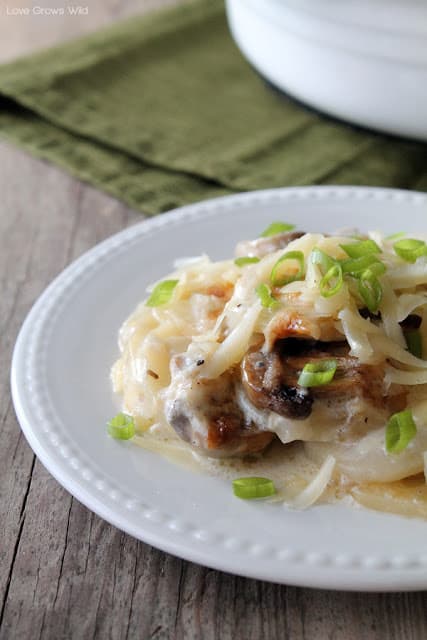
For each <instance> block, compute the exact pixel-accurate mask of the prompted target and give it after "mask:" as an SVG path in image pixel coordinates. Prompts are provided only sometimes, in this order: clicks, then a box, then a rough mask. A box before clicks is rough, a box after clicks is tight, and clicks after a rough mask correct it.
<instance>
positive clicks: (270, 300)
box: [255, 283, 279, 308]
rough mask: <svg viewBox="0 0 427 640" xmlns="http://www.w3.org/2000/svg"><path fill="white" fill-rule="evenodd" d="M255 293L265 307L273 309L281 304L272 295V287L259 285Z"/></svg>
mask: <svg viewBox="0 0 427 640" xmlns="http://www.w3.org/2000/svg"><path fill="white" fill-rule="evenodd" d="M255 293H256V294H257V296H258V298H259V299H260V300H261V304H262V306H263V307H266V308H271V307H274V306H275V305H277V304H279V302H278V301H277V300H276V298H274V297H273V296H272V295H271V291H270V287H269V286H268V285H267V284H264V283H262V284H259V285H258V286H257V288H256V289H255Z"/></svg>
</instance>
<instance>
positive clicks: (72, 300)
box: [12, 187, 427, 590]
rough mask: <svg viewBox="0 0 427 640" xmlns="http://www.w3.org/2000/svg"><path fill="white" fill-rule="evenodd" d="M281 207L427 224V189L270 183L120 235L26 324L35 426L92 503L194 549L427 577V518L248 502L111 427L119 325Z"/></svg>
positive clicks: (29, 409) (261, 572)
mask: <svg viewBox="0 0 427 640" xmlns="http://www.w3.org/2000/svg"><path fill="white" fill-rule="evenodd" d="M276 219H279V220H280V219H282V220H286V221H289V222H295V223H297V224H298V226H299V228H301V229H305V230H320V231H331V230H334V229H336V228H339V227H343V226H348V225H351V226H355V225H358V226H359V227H360V228H361V229H373V228H382V229H384V230H385V231H387V232H393V231H399V230H401V229H402V228H404V229H405V230H407V231H413V232H414V231H416V230H424V231H425V227H426V221H427V196H425V195H423V194H419V193H414V192H405V191H394V190H386V189H363V188H347V187H309V188H296V189H278V190H270V191H260V192H255V193H248V194H241V195H236V196H231V197H226V198H219V199H217V200H211V201H206V202H203V203H201V204H196V205H191V206H188V207H183V208H182V209H179V210H177V211H174V212H172V213H169V214H165V215H162V216H159V217H157V218H154V219H152V220H149V221H146V222H143V223H141V224H138V225H136V226H134V227H132V228H131V229H127V230H126V231H123V232H122V233H119V234H117V235H115V236H113V237H112V238H110V239H108V240H106V241H105V242H103V243H102V244H100V245H98V246H97V247H95V248H94V249H92V250H91V251H89V252H88V253H86V254H85V255H84V256H82V257H81V258H79V259H78V260H77V261H76V262H74V263H73V264H72V265H71V266H70V267H68V268H67V269H66V270H65V271H64V272H63V273H62V274H61V275H60V276H59V277H58V278H57V279H56V280H55V281H54V282H53V283H52V284H51V285H50V286H49V287H48V288H47V290H46V291H45V292H44V293H43V295H42V296H41V297H40V299H39V300H38V301H37V303H36V304H35V305H34V307H33V309H32V310H31V312H30V314H29V315H28V317H27V319H26V321H25V323H24V325H23V327H22V330H21V332H20V335H19V338H18V341H17V343H16V347H15V352H14V357H13V364H12V391H13V399H14V403H15V408H16V412H17V415H18V418H19V421H20V423H21V425H22V429H23V431H24V433H25V435H26V437H27V439H28V441H29V443H30V445H31V447H32V448H33V449H34V451H35V453H36V454H37V456H38V457H39V458H40V460H41V461H42V462H43V464H44V465H45V466H46V467H47V469H48V470H49V471H50V472H51V473H52V475H53V476H54V477H55V478H56V479H57V480H58V481H59V482H60V483H61V484H62V485H63V486H64V487H65V488H66V489H68V491H70V492H71V493H72V494H73V495H74V496H75V497H76V498H77V499H78V500H80V501H81V502H82V503H83V504H85V505H86V506H87V507H89V509H92V510H93V511H95V512H96V513H97V514H99V515H100V516H102V517H103V518H105V519H106V520H108V521H109V522H111V523H112V524H114V525H116V526H117V527H119V528H120V529H123V530H124V531H127V532H128V533H130V534H131V535H133V536H135V537H136V538H139V539H141V540H144V541H145V542H148V543H150V544H152V545H154V546H156V547H159V548H160V549H163V550H165V551H169V552H170V553H173V554H175V555H178V556H181V557H182V558H186V559H188V560H192V561H194V562H198V563H200V564H204V565H207V566H210V567H214V568H218V569H223V570H225V571H229V572H233V573H236V574H240V575H245V576H250V577H254V578H261V579H265V580H271V581H275V582H282V583H289V584H295V585H305V586H312V587H326V588H336V589H357V590H403V589H421V588H422V589H425V588H427V523H426V522H422V521H419V520H406V519H404V518H400V517H397V516H391V515H385V514H380V513H376V512H370V511H367V510H362V509H352V508H350V507H346V506H344V505H329V506H318V507H314V508H312V509H310V510H308V511H304V512H294V511H289V510H286V509H285V508H284V507H283V506H282V505H280V504H266V503H262V502H256V503H253V502H245V501H240V500H238V499H236V498H234V497H233V494H232V491H231V488H230V486H229V483H228V482H226V481H225V480H222V479H219V478H214V477H209V476H205V475H195V474H194V473H192V472H190V471H187V470H185V469H183V468H180V467H176V466H173V465H172V464H171V463H169V462H167V461H166V460H164V459H162V458H160V457H158V456H156V455H154V454H152V453H149V452H147V451H144V450H142V449H140V448H139V447H137V446H134V445H132V443H130V442H117V441H115V440H112V439H111V438H109V437H107V435H106V430H105V423H106V421H107V420H108V419H109V418H110V417H111V415H113V414H114V413H115V412H116V409H117V408H116V406H115V403H114V400H113V398H112V394H111V391H110V382H109V370H110V366H111V364H112V362H113V361H114V360H115V358H116V357H117V354H118V349H117V346H116V342H117V330H118V328H119V326H120V324H121V322H122V321H123V320H124V319H125V318H126V316H127V315H128V314H129V312H130V311H131V310H132V309H133V308H134V306H135V305H136V304H137V302H138V301H140V300H141V299H142V298H143V297H144V295H145V287H146V285H147V284H148V283H150V282H151V281H153V280H155V279H157V278H161V277H162V276H164V275H165V273H166V272H167V271H168V270H169V268H170V266H171V263H172V260H173V259H175V258H177V257H181V256H186V255H187V256H188V255H195V254H200V253H201V252H202V251H205V252H207V253H208V254H210V256H211V257H212V258H215V259H220V258H225V257H226V256H229V255H230V254H231V252H232V250H233V246H234V244H235V243H236V241H237V240H239V239H242V238H251V237H255V236H256V235H257V233H258V232H259V231H260V230H262V229H263V228H264V227H266V226H267V224H268V223H269V222H271V221H272V220H276Z"/></svg>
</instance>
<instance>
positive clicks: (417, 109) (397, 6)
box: [226, 0, 427, 140]
mask: <svg viewBox="0 0 427 640" xmlns="http://www.w3.org/2000/svg"><path fill="white" fill-rule="evenodd" d="M226 5H227V15H228V20H229V24H230V28H231V32H232V34H233V37H234V39H235V41H236V43H237V44H238V46H239V48H240V49H241V51H242V52H243V54H244V55H245V56H246V57H247V59H248V60H249V61H250V62H251V64H252V65H253V66H254V67H255V68H256V69H257V70H258V71H259V72H260V73H261V74H262V75H263V76H264V77H265V78H266V79H268V80H269V81H270V82H272V83H273V84H274V85H276V86H277V87H278V88H279V89H282V90H283V91H286V92H288V93H289V94H290V95H292V96H294V97H296V98H298V99H300V100H302V101H304V102H306V103H307V104H309V105H311V106H313V107H315V108H318V109H320V110H322V111H325V112H326V113H329V114H331V115H333V116H337V117H339V118H344V119H346V120H349V121H351V122H353V123H356V124H360V125H364V126H367V127H371V128H373V129H378V130H380V131H385V132H388V133H395V134H399V135H403V136H408V137H411V138H417V139H421V140H427V0H345V1H343V0H226Z"/></svg>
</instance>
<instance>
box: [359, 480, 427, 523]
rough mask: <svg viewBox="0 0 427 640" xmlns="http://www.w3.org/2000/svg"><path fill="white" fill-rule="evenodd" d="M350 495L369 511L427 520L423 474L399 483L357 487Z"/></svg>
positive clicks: (426, 486)
mask: <svg viewBox="0 0 427 640" xmlns="http://www.w3.org/2000/svg"><path fill="white" fill-rule="evenodd" d="M350 493H351V495H352V496H353V498H354V499H355V500H356V502H358V503H359V504H361V505H363V506H364V507H367V508H368V509H375V510H376V511H385V512H388V513H396V514H398V515H402V516H407V517H412V518H427V485H426V481H425V478H424V475H423V474H421V473H420V474H418V475H416V476H411V477H410V478H406V479H405V480H399V481H398V482H391V483H387V484H385V483H372V484H362V485H356V486H354V487H353V488H352V489H351V491H350Z"/></svg>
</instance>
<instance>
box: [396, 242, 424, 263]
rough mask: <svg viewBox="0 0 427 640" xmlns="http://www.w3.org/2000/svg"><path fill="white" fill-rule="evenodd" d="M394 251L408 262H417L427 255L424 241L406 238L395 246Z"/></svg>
mask: <svg viewBox="0 0 427 640" xmlns="http://www.w3.org/2000/svg"><path fill="white" fill-rule="evenodd" d="M393 249H394V250H395V252H396V253H397V255H398V256H400V257H401V258H402V259H403V260H406V262H415V261H416V260H417V259H418V258H420V257H421V256H425V255H427V245H426V243H425V242H424V240H416V239H415V238H405V239H404V240H399V241H398V242H395V243H394V245H393Z"/></svg>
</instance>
